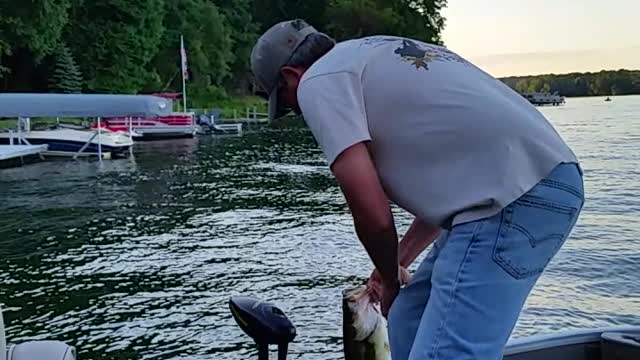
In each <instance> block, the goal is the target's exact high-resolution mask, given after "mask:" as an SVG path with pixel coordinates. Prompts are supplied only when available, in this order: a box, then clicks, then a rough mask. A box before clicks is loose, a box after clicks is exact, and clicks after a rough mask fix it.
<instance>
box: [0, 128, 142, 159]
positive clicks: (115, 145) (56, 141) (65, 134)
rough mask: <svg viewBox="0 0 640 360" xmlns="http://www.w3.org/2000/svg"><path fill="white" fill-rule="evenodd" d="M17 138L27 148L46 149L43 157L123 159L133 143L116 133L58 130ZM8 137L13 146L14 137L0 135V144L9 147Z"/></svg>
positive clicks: (27, 133) (39, 131)
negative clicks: (26, 145)
mask: <svg viewBox="0 0 640 360" xmlns="http://www.w3.org/2000/svg"><path fill="white" fill-rule="evenodd" d="M21 136H22V139H24V140H26V141H27V142H28V143H29V144H31V145H48V148H47V150H45V151H44V152H42V154H43V155H45V156H47V155H48V156H75V155H76V154H78V156H97V155H98V153H99V152H102V154H103V157H106V158H109V157H121V156H127V155H128V154H129V149H130V148H131V146H133V140H132V139H131V138H130V137H129V136H128V135H126V134H125V133H120V132H108V131H103V132H101V133H100V134H99V133H98V132H97V131H85V130H73V129H65V128H60V129H53V130H37V131H31V130H29V131H24V132H22V133H21ZM11 137H14V140H13V141H14V142H17V139H16V134H15V133H13V134H10V133H0V144H3V145H9V144H10V143H11V142H12V141H11ZM100 147H101V148H102V149H100Z"/></svg>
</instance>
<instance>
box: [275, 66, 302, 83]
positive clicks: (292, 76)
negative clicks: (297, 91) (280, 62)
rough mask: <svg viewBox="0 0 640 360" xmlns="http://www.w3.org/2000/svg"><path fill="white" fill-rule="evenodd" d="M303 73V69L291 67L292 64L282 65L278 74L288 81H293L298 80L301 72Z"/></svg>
mask: <svg viewBox="0 0 640 360" xmlns="http://www.w3.org/2000/svg"><path fill="white" fill-rule="evenodd" d="M303 73H304V71H303V70H302V69H300V68H297V67H293V66H283V67H282V68H281V69H280V74H281V75H282V78H283V79H284V80H285V81H286V82H287V83H288V84H291V83H295V82H297V81H298V80H300V78H301V77H302V74H303Z"/></svg>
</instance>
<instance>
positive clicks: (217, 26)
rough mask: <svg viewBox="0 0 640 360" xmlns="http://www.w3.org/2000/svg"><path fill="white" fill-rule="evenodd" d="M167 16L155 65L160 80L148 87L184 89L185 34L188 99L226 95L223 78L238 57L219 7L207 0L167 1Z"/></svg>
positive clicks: (153, 62)
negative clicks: (181, 60)
mask: <svg viewBox="0 0 640 360" xmlns="http://www.w3.org/2000/svg"><path fill="white" fill-rule="evenodd" d="M165 1H166V9H167V16H165V18H164V26H165V29H166V30H165V32H164V35H163V37H162V46H161V48H160V51H159V52H158V53H157V54H156V56H155V57H154V58H153V61H152V65H153V68H155V69H156V71H157V73H158V75H159V81H157V82H155V83H152V84H150V85H148V86H152V87H156V88H158V89H159V90H173V91H181V89H182V81H181V76H180V52H179V49H180V36H181V35H182V36H184V42H185V49H186V52H187V59H188V67H189V75H190V79H189V80H188V83H187V84H188V86H187V95H188V97H189V99H195V100H199V99H203V101H206V99H210V98H217V97H220V96H223V95H224V89H223V87H222V84H223V81H224V80H225V78H226V77H227V76H229V74H230V72H229V71H230V69H231V64H233V62H234V60H235V58H234V56H233V52H232V48H233V47H232V46H233V43H232V38H231V33H232V29H231V28H229V25H228V24H227V22H226V20H225V17H224V15H223V14H222V13H221V11H220V10H219V8H218V7H217V6H216V5H215V4H214V3H212V2H210V1H207V0H165Z"/></svg>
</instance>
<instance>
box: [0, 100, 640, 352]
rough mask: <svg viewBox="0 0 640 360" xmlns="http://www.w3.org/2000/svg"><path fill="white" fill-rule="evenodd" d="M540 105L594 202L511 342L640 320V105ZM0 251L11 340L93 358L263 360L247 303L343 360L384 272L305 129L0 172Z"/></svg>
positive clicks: (404, 220)
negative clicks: (375, 270) (350, 333)
mask: <svg viewBox="0 0 640 360" xmlns="http://www.w3.org/2000/svg"><path fill="white" fill-rule="evenodd" d="M541 111H542V112H544V113H545V114H546V115H547V116H548V117H549V118H550V119H551V120H552V122H553V123H554V124H555V125H556V127H557V129H558V130H559V132H560V133H561V134H562V135H563V136H564V137H565V138H566V140H567V141H568V142H569V143H570V144H571V146H572V147H573V148H574V149H575V151H576V153H577V154H578V155H579V157H580V159H581V160H582V162H583V166H584V168H585V171H586V178H585V184H586V191H587V204H586V207H585V210H584V212H583V215H582V217H581V219H580V222H579V224H578V225H577V227H576V229H575V231H574V233H573V236H572V238H571V239H570V240H569V241H568V242H567V244H566V245H565V247H564V248H563V249H562V251H561V252H560V253H559V254H558V256H557V257H556V258H555V259H554V261H553V262H552V264H551V265H550V268H549V269H548V271H547V272H546V273H545V274H544V275H543V277H542V278H541V280H540V281H539V282H538V285H537V286H536V288H535V289H534V291H533V293H532V295H531V297H530V298H529V301H528V302H527V305H526V307H525V309H524V311H523V313H522V316H521V318H520V321H519V322H518V325H517V328H516V330H515V333H514V336H524V335H530V334H534V333H540V332H549V331H560V330H566V329H572V328H578V327H585V326H607V325H620V324H627V325H640V281H639V280H638V277H639V276H640V275H639V274H640V222H639V221H638V218H639V217H640V97H637V96H635V97H614V98H613V101H612V102H608V103H605V102H604V101H603V99H602V98H591V99H569V100H568V102H567V104H566V105H565V106H563V107H558V108H543V109H541ZM397 218H398V219H399V221H400V224H399V229H400V231H401V232H402V231H403V230H404V229H406V227H407V226H408V224H409V222H410V220H411V219H410V218H409V217H408V216H406V214H404V213H402V212H400V211H398V212H397ZM0 251H1V256H0V282H1V283H2V287H1V288H0V304H2V307H3V308H4V315H5V321H6V323H7V333H8V337H9V339H10V340H11V341H21V340H27V339H44V338H49V339H57V340H63V341H67V342H69V343H71V344H73V345H75V346H76V347H77V348H78V350H79V356H80V358H82V359H113V358H118V359H248V358H251V357H253V356H255V353H256V352H255V351H254V347H253V346H252V344H251V343H250V342H249V341H248V339H247V337H245V336H244V335H243V334H242V333H241V331H240V330H239V329H238V328H237V327H236V325H235V323H234V321H233V319H232V318H231V316H230V313H229V311H228V305H227V301H228V299H229V297H230V296H231V295H235V294H249V295H256V296H259V297H262V298H265V299H268V300H270V301H273V302H275V303H277V304H278V305H279V306H280V307H281V308H282V309H283V310H284V311H285V312H286V313H287V314H288V315H289V317H290V318H291V319H292V320H293V322H294V323H295V324H296V326H297V327H298V338H297V339H296V342H295V343H294V344H292V345H291V355H290V357H291V358H293V359H305V360H306V359H317V360H321V359H322V360H326V359H340V358H341V351H342V343H341V333H342V329H341V303H340V291H341V290H342V289H344V288H345V287H348V286H351V285H354V284H358V283H359V282H360V281H362V279H363V278H364V277H365V276H366V275H367V274H368V273H369V272H370V270H371V265H370V263H369V260H368V258H367V256H366V253H365V252H364V250H363V248H362V247H361V245H360V244H359V242H358V240H357V238H356V237H355V235H354V232H353V230H352V223H351V218H350V216H349V213H348V211H347V208H346V206H345V203H344V201H343V198H342V196H341V194H340V192H339V190H338V188H337V187H336V185H335V182H334V180H333V178H332V177H331V175H330V173H329V171H328V169H327V167H326V164H325V162H324V159H323V157H322V154H321V152H320V151H319V150H318V148H317V146H316V145H315V142H314V141H313V138H312V137H311V134H310V133H309V132H307V131H304V130H278V131H266V130H265V131H261V132H258V133H250V134H246V135H245V136H243V137H231V138H218V139H214V138H209V137H200V138H197V139H190V140H175V141H166V142H154V143H142V144H138V145H136V149H135V158H134V159H126V160H115V161H107V162H105V163H104V164H103V165H99V164H97V163H90V162H85V161H79V162H74V161H64V162H60V161H56V162H45V163H40V164H34V165H29V166H26V167H23V168H17V169H4V170H0Z"/></svg>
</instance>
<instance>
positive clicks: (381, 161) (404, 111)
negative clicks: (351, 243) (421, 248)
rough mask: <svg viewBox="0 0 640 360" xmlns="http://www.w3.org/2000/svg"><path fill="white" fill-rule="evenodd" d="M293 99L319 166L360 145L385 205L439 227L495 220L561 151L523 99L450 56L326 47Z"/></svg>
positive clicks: (390, 44)
mask: <svg viewBox="0 0 640 360" xmlns="http://www.w3.org/2000/svg"><path fill="white" fill-rule="evenodd" d="M298 102H299V104H300V107H301V109H302V112H303V115H304V118H305V121H306V122H307V124H308V125H309V127H310V128H311V131H312V133H313V135H314V137H315V138H316V140H317V141H318V143H319V144H320V147H321V148H322V150H323V152H324V154H325V156H326V158H327V161H328V162H329V165H332V164H333V162H334V161H335V159H336V158H337V157H338V156H339V155H340V153H342V152H343V151H344V150H346V149H347V148H348V147H350V146H352V145H354V144H356V143H359V142H363V141H370V151H371V155H372V158H373V161H374V163H375V166H376V168H377V170H378V174H379V177H380V180H381V182H382V185H383V187H384V189H385V192H386V193H387V195H388V196H389V199H390V200H391V201H393V202H394V203H395V204H397V205H398V206H400V207H401V208H403V209H405V210H407V211H408V212H410V213H412V214H413V215H415V216H416V217H418V218H419V219H421V220H423V221H424V222H426V223H429V224H432V225H437V226H442V227H449V226H451V225H456V224H459V223H463V222H468V221H473V220H478V219H481V218H485V217H488V216H492V215H494V214H497V213H498V212H500V210H502V209H503V208H504V207H505V206H507V205H509V204H510V203H511V202H513V201H515V200H517V199H518V198H519V197H520V196H522V195H523V194H525V193H526V192H527V191H528V190H530V189H531V188H532V187H533V186H535V185H536V184H537V183H538V182H539V181H540V180H541V179H543V178H544V177H546V176H547V175H548V174H549V173H550V172H551V171H552V170H553V169H554V168H555V167H556V166H557V165H558V164H560V163H563V162H575V163H577V159H576V157H575V155H574V154H573V152H572V151H571V149H570V148H569V147H568V146H567V145H566V144H565V142H564V141H563V140H562V138H561V137H560V136H559V135H558V133H557V132H556V131H555V130H554V128H553V127H552V125H551V124H550V123H549V122H548V121H547V120H546V119H545V118H544V116H543V115H542V114H541V113H540V112H539V111H538V110H537V109H536V108H535V107H533V106H532V105H531V104H530V103H529V102H528V101H527V100H526V99H524V98H523V97H522V96H520V95H519V94H517V93H516V92H514V91H512V90H511V89H510V88H508V87H507V86H506V85H504V84H503V83H502V82H500V81H499V80H496V79H495V78H493V77H491V76H490V75H488V74H486V73H485V72H483V71H482V70H480V69H478V68H477V67H476V66H474V65H473V64H471V63H469V62H468V61H466V60H464V59H463V58H461V57H460V56H458V55H457V54H455V53H453V52H451V51H450V50H448V49H446V48H444V47H440V46H434V45H430V44H426V43H422V42H419V41H415V40H411V39H405V38H399V37H390V36H376V37H369V38H363V39H357V40H350V41H347V42H342V43H339V44H337V45H336V47H335V48H334V49H333V50H331V51H330V52H329V53H328V54H326V55H325V56H323V57H322V58H321V59H320V60H318V61H317V62H316V63H315V64H314V65H313V66H311V68H310V69H309V70H307V72H306V73H305V74H304V76H303V78H302V80H301V82H300V85H299V88H298Z"/></svg>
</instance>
